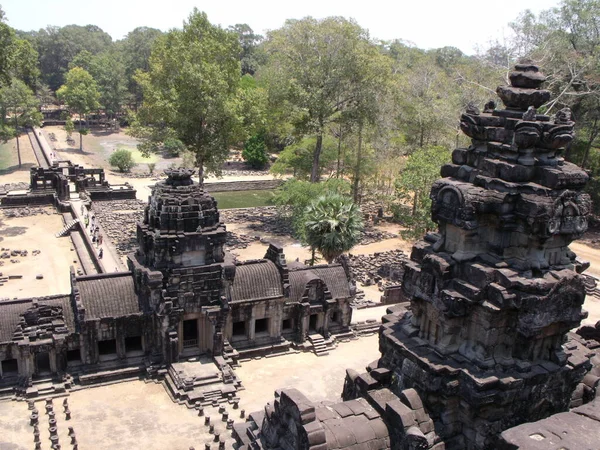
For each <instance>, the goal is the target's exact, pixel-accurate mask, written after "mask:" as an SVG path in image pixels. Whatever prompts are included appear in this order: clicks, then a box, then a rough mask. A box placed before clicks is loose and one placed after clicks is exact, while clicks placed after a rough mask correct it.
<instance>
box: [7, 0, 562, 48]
mask: <svg viewBox="0 0 600 450" xmlns="http://www.w3.org/2000/svg"><path fill="white" fill-rule="evenodd" d="M558 3H559V1H558V0H547V1H542V0H503V1H502V2H491V1H490V0H455V1H450V0H421V1H415V0H412V1H406V0H386V1H382V0H362V1H360V0H344V1H342V0H300V1H297V0H296V1H294V0H279V1H268V0H243V1H242V0H210V1H206V0H203V1H199V0H195V1H194V0H171V1H156V0H120V1H118V0H78V1H74V0H0V4H1V5H2V8H3V9H4V11H5V13H6V15H7V17H8V23H9V24H10V25H11V26H12V27H14V28H17V29H20V30H27V31H28V30H38V29H40V28H44V27H46V26H47V25H56V26H64V25H68V24H77V25H87V24H93V25H98V26H99V27H100V28H102V29H103V30H104V31H106V32H107V33H109V34H110V35H111V36H112V37H113V39H121V38H123V37H124V36H125V35H126V34H127V33H128V32H129V31H131V30H133V29H134V28H136V27H138V26H149V27H153V28H158V29H161V30H163V31H166V30H168V29H170V28H175V27H181V25H182V23H183V21H184V20H185V19H186V18H187V17H188V15H189V13H190V12H191V11H192V9H193V8H194V6H195V7H197V8H198V9H199V10H201V11H205V12H206V13H207V14H208V19H209V20H210V21H211V22H212V23H217V24H220V25H222V26H223V27H227V26H229V25H234V24H236V23H247V24H248V25H250V27H252V29H253V30H254V31H255V32H259V33H263V34H264V32H265V31H266V30H270V29H276V28H279V27H281V26H282V25H283V23H284V21H285V20H286V19H300V18H302V17H306V16H313V17H316V18H323V17H327V16H332V15H338V16H344V17H352V18H354V19H356V21H357V22H358V23H359V24H360V25H361V26H362V27H363V28H367V29H368V30H369V31H370V33H371V36H372V37H375V38H379V39H386V40H388V39H403V40H406V41H411V42H413V43H415V44H416V45H417V46H418V47H420V48H437V47H444V46H454V47H458V48H460V49H461V50H462V51H463V52H465V53H468V54H472V53H473V52H474V49H475V48H476V47H477V46H478V45H480V46H484V47H485V45H486V44H487V43H488V42H489V41H490V40H491V39H495V38H497V39H500V40H502V38H503V36H504V35H505V34H506V33H507V25H508V23H509V22H510V21H512V20H514V19H515V18H516V17H517V16H518V15H519V13H520V12H521V11H524V10H525V9H531V10H532V11H534V12H539V11H541V10H544V9H549V8H551V7H553V6H556V5H557V4H558Z"/></svg>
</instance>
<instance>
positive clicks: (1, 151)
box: [0, 141, 19, 170]
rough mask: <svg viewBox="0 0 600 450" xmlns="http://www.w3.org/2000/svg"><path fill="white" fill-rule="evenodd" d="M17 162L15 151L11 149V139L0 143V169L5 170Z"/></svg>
mask: <svg viewBox="0 0 600 450" xmlns="http://www.w3.org/2000/svg"><path fill="white" fill-rule="evenodd" d="M18 164H19V159H18V158H17V151H16V150H15V149H13V141H9V142H7V143H6V144H0V170H7V169H8V168H10V167H14V166H17V165H18Z"/></svg>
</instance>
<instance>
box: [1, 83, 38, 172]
mask: <svg viewBox="0 0 600 450" xmlns="http://www.w3.org/2000/svg"><path fill="white" fill-rule="evenodd" d="M38 106H39V103H38V100H37V98H36V97H35V95H34V94H33V91H32V90H31V89H30V88H29V87H28V86H27V85H26V84H25V83H24V82H23V81H21V80H19V79H17V78H13V79H12V80H11V83H10V84H9V85H8V86H4V87H3V88H1V89H0V136H1V137H2V140H4V142H6V141H7V140H8V139H10V138H12V137H16V138H17V154H18V158H19V167H21V148H20V146H19V135H20V127H24V126H29V127H31V126H34V125H39V124H40V122H41V119H42V118H41V114H40V112H39V111H38ZM9 114H11V115H12V118H11V119H8V118H7V116H8V115H9Z"/></svg>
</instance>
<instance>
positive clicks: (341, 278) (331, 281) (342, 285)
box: [289, 265, 350, 302]
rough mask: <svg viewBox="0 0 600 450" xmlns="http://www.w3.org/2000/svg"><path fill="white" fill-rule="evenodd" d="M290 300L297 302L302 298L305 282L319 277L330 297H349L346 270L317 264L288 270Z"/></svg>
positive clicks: (340, 267)
mask: <svg viewBox="0 0 600 450" xmlns="http://www.w3.org/2000/svg"><path fill="white" fill-rule="evenodd" d="M289 278H290V301H292V302H297V301H299V300H300V299H301V298H302V294H303V293H304V290H305V289H306V284H307V283H308V282H309V281H311V280H314V279H320V280H322V281H323V283H325V285H326V286H327V289H329V292H331V298H334V299H335V298H348V297H350V286H348V279H347V278H346V272H344V268H343V267H342V266H337V265H336V266H321V267H319V266H317V267H309V268H306V269H299V270H290V272H289Z"/></svg>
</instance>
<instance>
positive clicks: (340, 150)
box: [335, 125, 342, 178]
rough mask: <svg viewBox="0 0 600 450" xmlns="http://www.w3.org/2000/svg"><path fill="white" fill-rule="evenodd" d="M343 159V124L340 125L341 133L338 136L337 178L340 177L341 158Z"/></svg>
mask: <svg viewBox="0 0 600 450" xmlns="http://www.w3.org/2000/svg"><path fill="white" fill-rule="evenodd" d="M341 159H342V126H341V125H340V134H339V136H338V154H337V171H336V175H335V176H336V178H339V177H340V160H341Z"/></svg>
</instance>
